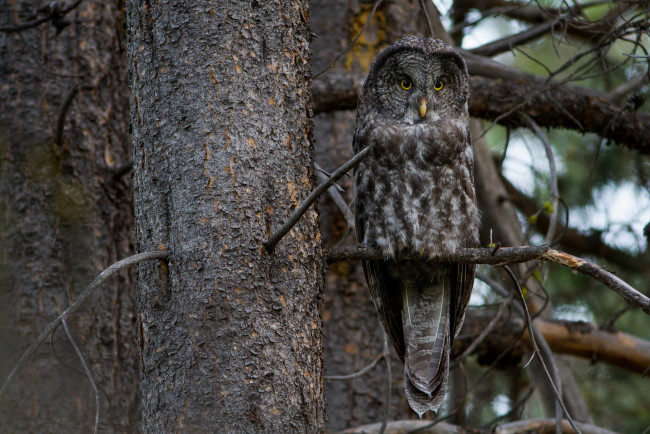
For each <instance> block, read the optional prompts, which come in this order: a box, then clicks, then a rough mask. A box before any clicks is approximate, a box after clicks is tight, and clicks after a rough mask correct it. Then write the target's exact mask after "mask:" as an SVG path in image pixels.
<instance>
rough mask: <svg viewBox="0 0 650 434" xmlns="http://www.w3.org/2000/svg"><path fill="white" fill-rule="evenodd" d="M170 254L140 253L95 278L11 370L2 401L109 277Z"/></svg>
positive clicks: (0, 397)
mask: <svg viewBox="0 0 650 434" xmlns="http://www.w3.org/2000/svg"><path fill="white" fill-rule="evenodd" d="M167 257H168V254H167V252H145V253H138V254H137V255H133V256H129V257H128V258H126V259H122V260H121V261H117V262H116V263H114V264H113V265H111V266H110V267H108V268H107V269H105V270H104V271H102V272H101V273H100V274H99V276H97V277H95V279H94V280H93V281H92V282H91V283H90V285H88V286H87V287H86V289H85V290H84V291H83V292H82V293H81V295H80V296H79V298H77V299H76V300H75V301H74V302H73V303H72V304H71V305H70V306H68V308H67V309H66V310H64V311H63V313H62V314H61V315H59V316H58V317H56V319H55V320H54V321H52V322H50V323H49V324H48V325H46V326H45V328H44V329H43V331H42V332H41V334H39V335H38V337H37V338H36V339H35V340H34V342H32V344H31V345H30V346H29V348H28V349H27V351H25V353H24V354H23V355H22V356H21V357H20V359H19V360H18V362H17V363H16V365H15V366H14V368H13V369H12V370H11V372H10V373H9V376H8V377H7V379H6V380H5V382H4V383H3V384H2V388H1V389H0V400H1V399H2V398H3V397H4V394H5V393H6V392H7V389H8V388H9V385H10V384H11V382H12V381H13V379H14V377H15V376H16V375H17V374H18V372H19V371H20V369H22V367H23V366H24V365H25V362H27V360H28V359H29V358H30V357H31V356H32V354H34V352H35V351H36V349H38V347H39V346H40V345H41V344H42V343H43V342H44V341H45V339H47V336H48V335H49V334H50V333H51V332H52V330H54V329H55V328H56V326H57V325H58V324H59V322H60V321H61V320H62V319H65V318H67V317H68V316H70V315H72V314H73V313H74V312H76V311H77V310H78V309H79V308H80V307H81V306H82V305H83V303H84V302H85V301H86V300H87V299H88V297H90V295H91V294H92V293H93V292H94V291H95V290H96V289H97V288H98V287H99V286H100V285H101V284H102V283H104V282H105V281H106V280H107V279H108V278H109V277H111V276H113V275H114V274H116V273H117V272H118V271H120V270H121V269H122V268H124V267H127V266H129V265H133V264H136V263H138V262H142V261H148V260H152V259H167Z"/></svg>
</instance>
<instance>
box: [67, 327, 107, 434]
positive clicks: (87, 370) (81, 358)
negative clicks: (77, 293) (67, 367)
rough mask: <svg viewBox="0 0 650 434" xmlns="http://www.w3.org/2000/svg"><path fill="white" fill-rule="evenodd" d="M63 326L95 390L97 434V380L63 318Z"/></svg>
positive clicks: (95, 428)
mask: <svg viewBox="0 0 650 434" xmlns="http://www.w3.org/2000/svg"><path fill="white" fill-rule="evenodd" d="M61 324H63V328H64V329H65V334H66V335H68V340H69V341H70V343H71V344H72V348H74V351H75V352H76V353H77V357H79V361H80V362H81V366H83V368H84V371H85V372H86V377H88V381H90V385H91V386H92V388H93V393H94V395H95V425H94V428H93V433H94V434H97V428H98V427H99V390H98V389H97V384H95V380H94V379H93V376H92V374H91V373H90V369H89V368H88V365H87V364H86V359H84V355H83V354H82V353H81V350H80V349H79V347H78V346H77V343H76V342H75V341H74V338H73V337H72V333H70V329H69V328H68V322H67V321H66V320H65V318H61Z"/></svg>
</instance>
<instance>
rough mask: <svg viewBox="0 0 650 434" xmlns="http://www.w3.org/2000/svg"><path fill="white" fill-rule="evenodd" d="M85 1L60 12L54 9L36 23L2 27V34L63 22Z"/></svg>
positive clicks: (80, 0)
mask: <svg viewBox="0 0 650 434" xmlns="http://www.w3.org/2000/svg"><path fill="white" fill-rule="evenodd" d="M82 1H83V0H77V1H76V2H74V3H72V4H71V5H70V6H68V7H67V8H63V9H61V10H59V9H58V8H52V10H51V11H50V13H49V14H48V15H47V16H45V17H43V18H39V19H37V20H34V21H29V22H27V23H22V24H16V25H15V26H5V27H0V32H6V33H13V32H19V31H21V30H25V29H29V28H31V27H36V26H39V25H41V24H43V23H45V22H47V21H50V20H61V19H62V18H63V17H64V16H66V14H67V13H68V12H70V11H71V10H73V9H74V8H76V7H77V6H79V4H80V3H81V2H82Z"/></svg>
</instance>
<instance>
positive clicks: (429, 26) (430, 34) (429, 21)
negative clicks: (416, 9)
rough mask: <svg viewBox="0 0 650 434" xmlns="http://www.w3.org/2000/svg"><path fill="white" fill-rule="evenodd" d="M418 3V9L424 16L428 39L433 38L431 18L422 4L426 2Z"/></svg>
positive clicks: (434, 35)
mask: <svg viewBox="0 0 650 434" xmlns="http://www.w3.org/2000/svg"><path fill="white" fill-rule="evenodd" d="M419 1H420V9H421V10H422V13H423V14H424V18H425V20H426V22H427V30H429V37H430V38H435V37H436V34H435V32H434V31H433V25H432V24H431V18H429V12H428V11H427V6H426V5H425V4H424V2H425V1H426V0H419Z"/></svg>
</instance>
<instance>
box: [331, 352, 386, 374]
mask: <svg viewBox="0 0 650 434" xmlns="http://www.w3.org/2000/svg"><path fill="white" fill-rule="evenodd" d="M386 356H387V354H386V353H384V351H382V352H381V353H379V355H377V357H375V359H374V360H373V361H372V362H371V363H370V364H369V365H368V366H366V367H364V368H362V369H360V370H358V371H357V372H355V373H354V374H349V375H323V379H325V380H332V381H343V380H354V379H355V378H359V377H362V376H364V375H366V374H367V373H368V372H369V371H370V370H371V369H372V368H374V367H375V366H377V363H379V362H380V361H381V359H383V358H384V357H386Z"/></svg>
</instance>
